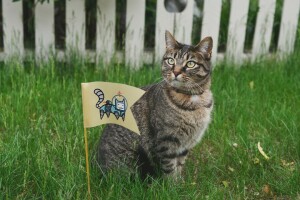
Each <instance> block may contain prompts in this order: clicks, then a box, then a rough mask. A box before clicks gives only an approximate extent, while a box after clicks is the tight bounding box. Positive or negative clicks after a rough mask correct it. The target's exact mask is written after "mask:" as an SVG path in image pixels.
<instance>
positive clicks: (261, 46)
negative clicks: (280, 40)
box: [252, 0, 276, 61]
mask: <svg viewBox="0 0 300 200" xmlns="http://www.w3.org/2000/svg"><path fill="white" fill-rule="evenodd" d="M275 7H276V0H260V1H259V11H258V14H257V18H256V24H255V34H254V40H253V49H252V61H254V60H255V59H257V58H258V57H260V56H263V55H265V54H267V53H268V52H269V48H270V42H271V34H272V28H273V21H274V13H275Z"/></svg>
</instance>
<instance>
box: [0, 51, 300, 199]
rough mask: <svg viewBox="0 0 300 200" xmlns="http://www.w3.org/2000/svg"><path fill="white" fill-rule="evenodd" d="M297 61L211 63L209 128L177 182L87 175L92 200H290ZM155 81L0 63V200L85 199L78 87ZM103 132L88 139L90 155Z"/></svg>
mask: <svg viewBox="0 0 300 200" xmlns="http://www.w3.org/2000/svg"><path fill="white" fill-rule="evenodd" d="M299 63H300V53H295V55H294V56H292V57H290V58H289V59H287V60H286V61H281V62H278V61H264V62H257V63H255V64H244V65H243V66H242V68H240V69H236V68H234V67H231V66H229V65H227V64H224V63H223V64H222V63H221V64H219V65H217V66H216V67H215V69H214V72H213V82H212V90H213V93H214V98H215V107H214V112H213V120H212V123H211V125H210V127H209V130H208V131H207V133H206V135H205V137H204V138H203V140H202V141H201V143H200V144H198V145H197V146H196V148H195V149H193V151H192V152H191V154H190V156H189V159H188V161H187V164H186V166H185V171H184V180H183V181H178V182H171V181H168V180H161V179H158V180H153V181H152V182H151V183H149V182H141V181H140V180H139V179H138V178H129V177H126V176H122V175H120V174H117V173H114V174H109V175H108V176H107V177H102V178H101V177H100V176H99V172H98V171H97V170H96V169H93V168H92V169H91V184H92V187H91V191H92V199H213V200H214V199H265V198H275V197H276V198H278V199H299V198H300V169H299V167H300V139H299V138H300V134H299V132H300V71H299ZM160 80H161V78H160V72H159V66H155V67H152V66H144V67H143V68H142V69H140V70H138V71H130V70H129V69H128V68H126V67H124V66H123V65H121V64H114V65H110V66H107V67H105V68H104V67H103V66H95V65H93V64H86V63H85V62H82V61H78V60H73V61H72V62H71V63H60V62H55V61H50V62H48V63H46V64H45V65H44V66H39V67H36V66H35V64H34V62H31V61H28V62H26V63H24V65H22V66H21V65H20V64H18V63H16V62H11V63H6V64H4V63H1V64H0V158H1V160H0V199H85V198H86V199H87V198H88V195H87V183H86V174H85V154H84V140H83V123H82V108H81V87H80V83H81V82H91V81H111V82H119V83H125V84H129V85H133V86H142V85H146V84H150V83H153V82H158V81H160ZM102 128H103V127H97V128H93V129H90V131H89V151H90V153H92V152H93V149H94V148H95V146H96V145H97V141H98V138H99V136H100V134H101V130H102ZM259 142H260V145H261V146H262V148H263V151H264V152H265V153H266V154H267V156H269V157H270V158H269V159H268V160H267V159H266V158H265V157H264V156H263V155H262V154H261V153H260V151H259V150H258V147H257V145H258V143H259Z"/></svg>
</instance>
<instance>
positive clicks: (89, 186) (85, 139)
mask: <svg viewBox="0 0 300 200" xmlns="http://www.w3.org/2000/svg"><path fill="white" fill-rule="evenodd" d="M84 143H85V162H86V175H87V182H88V194H89V196H91V184H90V168H89V149H88V137H87V130H86V128H84Z"/></svg>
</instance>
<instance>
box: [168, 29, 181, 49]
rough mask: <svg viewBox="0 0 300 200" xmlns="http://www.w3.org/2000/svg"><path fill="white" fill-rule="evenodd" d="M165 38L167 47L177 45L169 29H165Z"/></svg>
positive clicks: (174, 47)
mask: <svg viewBox="0 0 300 200" xmlns="http://www.w3.org/2000/svg"><path fill="white" fill-rule="evenodd" d="M165 38H166V48H167V49H176V48H177V47H178V42H177V41H176V40H175V38H174V37H173V35H172V34H171V33H170V32H169V31H166V33H165Z"/></svg>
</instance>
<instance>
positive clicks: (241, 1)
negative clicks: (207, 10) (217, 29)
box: [226, 0, 249, 64]
mask: <svg viewBox="0 0 300 200" xmlns="http://www.w3.org/2000/svg"><path fill="white" fill-rule="evenodd" d="M248 9H249V0H232V1H231V10H230V18H229V27H228V39H227V48H226V58H227V59H228V61H229V62H233V63H235V64H240V63H241V62H242V60H243V56H244V53H243V52H244V42H245V36H246V23H247V17H248Z"/></svg>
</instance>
